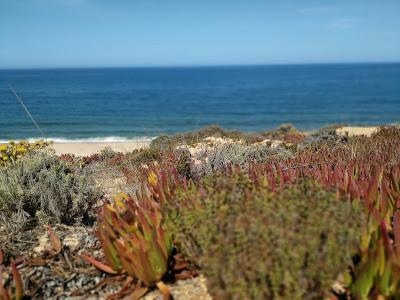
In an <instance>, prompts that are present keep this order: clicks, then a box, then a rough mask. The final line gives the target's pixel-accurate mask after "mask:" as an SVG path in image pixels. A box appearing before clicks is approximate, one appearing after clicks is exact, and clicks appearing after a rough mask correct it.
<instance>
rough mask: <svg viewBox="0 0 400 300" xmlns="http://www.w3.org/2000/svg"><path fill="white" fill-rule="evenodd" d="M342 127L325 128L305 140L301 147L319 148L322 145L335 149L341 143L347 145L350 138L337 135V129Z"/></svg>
mask: <svg viewBox="0 0 400 300" xmlns="http://www.w3.org/2000/svg"><path fill="white" fill-rule="evenodd" d="M340 127H341V125H331V126H326V127H323V128H321V129H319V130H317V131H316V132H314V133H312V134H310V135H309V136H307V137H306V138H305V139H304V140H303V142H302V144H301V146H302V147H319V146H321V145H327V146H329V147H334V146H337V145H338V144H340V143H345V142H347V141H348V140H349V138H348V136H344V135H339V134H337V133H336V129H337V128H340Z"/></svg>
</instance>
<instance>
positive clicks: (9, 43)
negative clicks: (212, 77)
mask: <svg viewBox="0 0 400 300" xmlns="http://www.w3.org/2000/svg"><path fill="white" fill-rule="evenodd" d="M379 61H382V62H383V61H385V62H386V61H400V1H399V0H380V1H378V0H359V1H356V0H336V1H327V0H326V1H322V0H320V1H301V0H293V1H285V0H279V1H278V0H276V1H268V0H263V1H261V0H247V1H246V0H241V1H238V0H201V1H199V0H196V1H193V0H179V1H178V0H162V1H161V0H159V1H155V0H143V1H142V0H141V1H139V0H0V68H36V67H95V66H181V65H185V66H186V65H232V64H280V63H283V64H286V63H319V62H328V63H335V62H379Z"/></svg>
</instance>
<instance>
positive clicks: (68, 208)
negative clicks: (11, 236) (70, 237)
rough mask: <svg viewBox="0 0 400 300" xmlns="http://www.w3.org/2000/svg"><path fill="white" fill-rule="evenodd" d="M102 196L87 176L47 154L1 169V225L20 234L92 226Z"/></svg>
mask: <svg viewBox="0 0 400 300" xmlns="http://www.w3.org/2000/svg"><path fill="white" fill-rule="evenodd" d="M99 197H100V192H99V191H97V190H96V189H95V188H94V187H93V186H92V183H91V182H90V181H89V180H88V179H87V177H86V176H85V174H84V172H83V171H82V170H79V169H74V168H73V167H71V166H68V165H67V164H66V163H65V162H64V161H62V160H61V159H60V158H59V157H57V156H56V155H54V154H52V153H49V152H47V151H42V152H32V153H30V154H27V155H25V156H24V157H22V158H20V159H19V160H18V161H16V162H14V163H12V164H9V165H8V166H7V167H5V168H2V169H0V224H1V225H4V226H6V227H7V228H8V229H9V230H12V231H18V230H21V229H23V228H24V227H30V226H35V224H37V223H45V224H47V223H49V224H52V223H61V224H74V223H82V222H83V223H88V222H89V223H90V222H93V221H91V219H93V212H92V206H93V204H94V203H95V202H96V201H97V200H98V199H99Z"/></svg>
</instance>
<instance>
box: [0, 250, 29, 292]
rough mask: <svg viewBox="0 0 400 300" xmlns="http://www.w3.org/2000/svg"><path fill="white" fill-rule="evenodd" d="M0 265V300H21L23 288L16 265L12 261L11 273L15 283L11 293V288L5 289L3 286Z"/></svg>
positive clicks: (1, 266) (2, 267) (0, 265)
mask: <svg viewBox="0 0 400 300" xmlns="http://www.w3.org/2000/svg"><path fill="white" fill-rule="evenodd" d="M0 252H1V250H0ZM0 256H2V253H0ZM0 260H2V257H0ZM1 263H2V262H1V261H0V300H21V299H22V298H23V296H24V288H23V284H22V279H21V275H20V274H19V272H18V268H17V264H16V263H15V262H14V261H11V273H12V276H13V280H14V283H15V289H14V291H12V289H11V288H8V289H7V288H6V287H5V286H4V285H3V284H4V283H3V270H4V266H3V265H2V264H1Z"/></svg>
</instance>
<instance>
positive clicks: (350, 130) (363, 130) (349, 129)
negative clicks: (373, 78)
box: [336, 126, 379, 136]
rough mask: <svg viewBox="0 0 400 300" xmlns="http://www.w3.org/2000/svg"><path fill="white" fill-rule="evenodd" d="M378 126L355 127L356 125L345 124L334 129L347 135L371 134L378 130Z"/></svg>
mask: <svg viewBox="0 0 400 300" xmlns="http://www.w3.org/2000/svg"><path fill="white" fill-rule="evenodd" d="M378 129H379V127H378V126H370V127H357V126H345V127H341V128H338V129H336V132H337V134H343V135H344V134H346V133H347V134H348V135H349V136H357V135H366V136H371V135H372V134H373V133H374V132H376V131H378Z"/></svg>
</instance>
